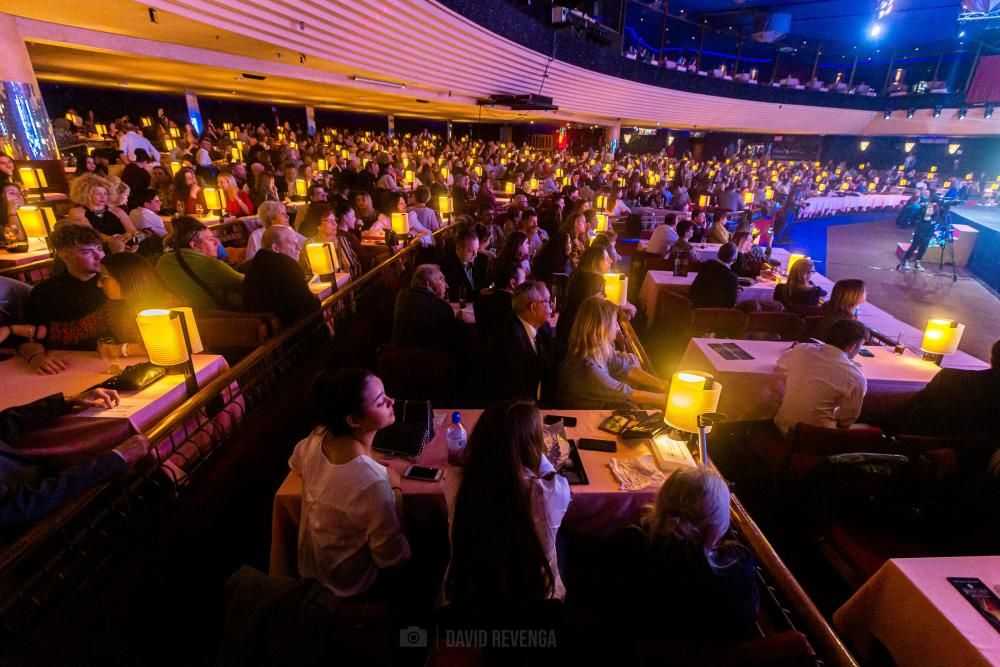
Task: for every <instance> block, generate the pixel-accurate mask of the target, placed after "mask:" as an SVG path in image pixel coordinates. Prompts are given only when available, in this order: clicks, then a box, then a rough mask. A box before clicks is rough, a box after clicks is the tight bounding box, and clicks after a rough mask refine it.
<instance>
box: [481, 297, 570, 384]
mask: <svg viewBox="0 0 1000 667" xmlns="http://www.w3.org/2000/svg"><path fill="white" fill-rule="evenodd" d="M551 301H552V297H551V295H550V294H549V288H548V287H546V285H545V283H543V282H539V281H528V282H524V283H521V284H520V285H518V286H517V287H516V288H515V289H514V295H513V297H511V308H512V309H513V311H514V312H513V314H512V315H511V316H510V319H509V320H508V321H507V323H506V325H505V326H504V327H503V328H501V329H500V331H498V332H497V334H496V336H494V338H493V340H492V341H491V342H490V346H491V351H492V354H491V357H492V358H493V360H494V363H495V366H494V372H493V375H494V380H495V382H494V383H492V384H493V387H494V390H495V392H496V395H497V397H498V398H500V397H502V398H507V399H519V400H528V401H534V400H538V401H541V402H542V403H543V404H544V403H550V402H551V400H550V399H551V397H552V396H554V395H555V378H556V367H557V361H558V355H557V353H556V348H555V346H556V342H555V336H553V334H552V328H551V326H549V319H550V318H551V317H552V303H551Z"/></svg>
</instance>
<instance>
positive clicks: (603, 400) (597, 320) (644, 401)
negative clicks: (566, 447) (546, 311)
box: [558, 297, 667, 409]
mask: <svg viewBox="0 0 1000 667" xmlns="http://www.w3.org/2000/svg"><path fill="white" fill-rule="evenodd" d="M618 334H619V328H618V307H617V306H616V305H614V304H613V303H610V302H608V301H605V300H603V299H601V298H599V297H590V298H589V299H587V300H586V301H584V302H583V304H582V305H581V306H580V310H579V311H578V312H577V314H576V321H575V322H573V330H572V331H571V332H570V335H569V348H568V349H567V350H566V357H565V358H564V359H563V362H562V364H561V365H560V366H559V384H558V386H559V397H558V403H559V404H560V405H561V406H562V407H566V408H573V409H603V408H607V407H609V406H613V407H620V406H622V405H623V404H624V405H631V404H639V405H650V406H656V407H659V406H663V405H665V403H666V400H667V397H666V394H665V393H664V391H665V390H666V384H665V383H664V382H663V381H662V380H660V379H659V378H657V377H655V376H653V375H650V374H649V373H647V372H646V371H644V370H642V368H640V367H639V360H638V359H636V358H635V356H634V355H631V354H626V353H623V352H618V351H617V350H615V339H616V338H617V337H618ZM639 387H647V388H649V389H652V390H653V391H649V390H648V389H641V388H639Z"/></svg>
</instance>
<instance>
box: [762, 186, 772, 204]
mask: <svg viewBox="0 0 1000 667" xmlns="http://www.w3.org/2000/svg"><path fill="white" fill-rule="evenodd" d="M764 197H765V198H766V199H767V201H771V200H772V199H774V189H773V188H765V189H764Z"/></svg>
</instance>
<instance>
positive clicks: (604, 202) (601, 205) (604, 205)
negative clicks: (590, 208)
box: [594, 195, 608, 231]
mask: <svg viewBox="0 0 1000 667" xmlns="http://www.w3.org/2000/svg"><path fill="white" fill-rule="evenodd" d="M594 203H595V205H596V206H597V210H598V211H606V210H608V196H607V195H597V200H596V201H595V202H594ZM598 231H600V230H598Z"/></svg>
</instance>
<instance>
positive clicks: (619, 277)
mask: <svg viewBox="0 0 1000 667" xmlns="http://www.w3.org/2000/svg"><path fill="white" fill-rule="evenodd" d="M603 276H604V296H605V297H606V298H607V300H608V301H610V302H611V303H613V304H615V305H617V306H624V305H625V302H626V301H627V300H628V276H626V275H625V274H624V273H605V274H603Z"/></svg>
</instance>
